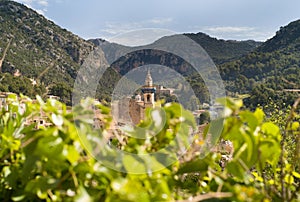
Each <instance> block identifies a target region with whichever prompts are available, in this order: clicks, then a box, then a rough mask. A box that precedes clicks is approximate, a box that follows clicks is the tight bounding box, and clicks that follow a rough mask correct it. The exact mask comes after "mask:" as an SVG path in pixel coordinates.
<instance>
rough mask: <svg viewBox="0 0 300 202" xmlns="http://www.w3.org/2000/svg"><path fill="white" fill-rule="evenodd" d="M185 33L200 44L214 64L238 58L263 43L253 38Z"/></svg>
mask: <svg viewBox="0 0 300 202" xmlns="http://www.w3.org/2000/svg"><path fill="white" fill-rule="evenodd" d="M185 35H186V36H188V37H190V38H191V39H193V40H194V41H195V42H197V43H198V44H199V45H201V46H202V48H204V50H206V52H207V53H208V54H209V55H210V57H211V58H212V59H213V61H214V62H215V63H216V64H222V63H225V62H229V61H232V60H235V59H238V58H239V57H241V56H244V55H246V54H248V53H249V52H251V51H253V50H254V49H256V48H257V47H259V46H260V45H261V44H263V43H262V42H257V41H253V40H247V41H235V40H223V39H216V38H213V37H210V36H209V35H207V34H204V33H201V32H199V33H197V34H192V33H189V34H185Z"/></svg>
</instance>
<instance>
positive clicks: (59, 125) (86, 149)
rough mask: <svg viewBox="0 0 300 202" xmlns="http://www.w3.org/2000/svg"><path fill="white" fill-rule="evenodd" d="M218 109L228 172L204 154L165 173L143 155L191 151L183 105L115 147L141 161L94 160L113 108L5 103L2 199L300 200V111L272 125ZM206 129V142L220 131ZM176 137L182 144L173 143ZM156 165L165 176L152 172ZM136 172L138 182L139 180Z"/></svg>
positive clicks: (257, 114) (236, 109) (168, 108)
mask: <svg viewBox="0 0 300 202" xmlns="http://www.w3.org/2000/svg"><path fill="white" fill-rule="evenodd" d="M221 102H222V103H223V104H225V106H226V109H225V119H222V123H223V130H222V134H221V137H222V139H223V140H230V141H231V142H232V143H233V152H232V156H231V158H229V159H228V160H227V162H226V164H225V166H224V167H222V166H220V161H221V157H222V154H221V152H218V151H217V152H209V153H208V154H207V155H206V156H205V157H204V156H201V152H198V153H194V156H193V158H192V159H190V160H188V161H183V160H180V161H176V162H175V163H172V164H171V165H169V166H167V167H164V166H162V165H164V164H163V162H162V159H156V158H151V159H147V158H144V157H142V154H147V153H151V152H153V151H165V152H167V153H166V155H167V156H171V157H172V156H174V157H176V154H175V153H176V151H172V150H170V151H167V150H164V148H167V146H169V145H176V144H178V146H179V147H180V146H181V145H182V143H184V142H186V143H188V139H190V136H188V135H187V134H188V133H189V131H190V129H191V128H194V127H195V122H194V118H193V116H192V114H191V113H190V112H188V111H186V110H184V109H183V108H182V107H181V106H180V105H179V104H176V103H174V104H167V105H165V106H164V107H162V108H155V109H153V110H148V112H147V113H146V114H147V117H146V119H145V120H144V121H143V122H141V123H140V124H139V126H138V127H136V128H133V130H131V131H130V134H129V133H128V134H127V135H128V138H127V140H126V142H125V144H124V142H122V146H121V147H120V148H119V149H121V150H124V151H127V152H130V153H131V154H138V157H137V158H134V157H132V156H131V155H124V156H123V157H122V158H121V159H115V158H114V155H113V154H114V152H107V153H105V154H104V155H103V159H100V161H97V159H98V158H97V156H96V159H95V158H94V157H95V156H94V155H93V153H91V152H90V151H91V150H93V148H96V147H95V146H99V145H94V144H93V143H89V141H87V140H94V141H95V142H97V140H96V139H97V138H98V139H99V140H102V139H103V136H102V135H104V134H105V133H107V132H108V131H109V124H110V122H111V120H112V119H111V117H110V110H109V108H107V107H104V106H102V105H94V104H93V102H92V101H91V100H88V99H87V100H83V101H82V102H81V103H80V104H79V105H77V106H75V107H74V108H73V109H72V110H71V111H70V110H68V108H67V107H66V105H65V104H63V103H60V102H59V101H57V100H51V99H50V100H47V101H46V102H44V101H43V100H42V99H41V98H40V97H37V101H35V102H33V101H32V100H31V99H29V98H27V97H24V96H21V97H20V98H17V97H16V96H15V95H9V97H8V99H7V105H8V107H7V108H6V107H4V108H2V109H1V111H0V135H1V136H0V159H1V161H0V200H1V201H38V200H41V201H42V200H43V201H79V200H80V201H82V200H84V201H175V200H179V201H180V200H185V199H189V200H191V201H199V200H204V199H211V200H214V201H217V200H219V201H299V200H300V195H299V191H300V190H299V189H300V173H299V168H300V162H299V161H300V158H299V153H300V128H299V119H300V118H299V107H298V106H297V105H294V107H293V108H291V109H290V111H289V112H284V114H280V112H278V113H274V114H275V115H276V116H278V117H282V119H281V120H280V121H279V122H276V121H274V119H276V117H274V118H272V116H271V117H266V115H265V113H264V112H263V110H262V109H260V108H257V109H256V110H255V111H254V112H251V111H248V110H241V109H240V108H241V107H242V106H243V104H242V102H241V101H234V100H231V99H224V100H222V101H221ZM95 107H96V108H97V109H99V110H100V111H101V114H102V116H101V117H102V118H101V121H102V122H103V128H102V129H94V128H93V121H94V116H93V115H94V111H93V109H94V108H95ZM41 110H42V111H43V113H44V116H45V117H44V119H45V120H47V121H48V122H49V123H50V126H48V127H45V126H39V125H37V123H33V122H32V123H30V124H26V120H28V119H30V118H32V117H35V116H40V112H41ZM162 111H164V113H162ZM286 113H288V115H286ZM153 114H156V116H157V115H159V116H165V120H166V121H165V123H160V122H157V121H155V120H157V117H156V119H155V120H154V119H153V118H154V115H153ZM286 116H287V119H286V118H285V117H286ZM161 118H162V117H161ZM162 119H163V118H162ZM216 121H218V120H213V121H212V122H211V123H210V124H209V125H208V126H207V127H209V126H210V125H211V126H213V125H214V124H215V122H216ZM27 123H28V122H27ZM141 129H143V130H141ZM205 131H209V132H208V133H205V134H204V137H209V136H210V135H214V134H209V133H214V131H215V130H205ZM151 132H152V133H154V134H155V135H151ZM149 135H150V136H149ZM177 136H179V137H180V141H176V140H178V137H177ZM139 137H147V138H146V139H141V138H139ZM195 137H198V136H195ZM289 139H292V140H293V141H292V142H290V141H289ZM182 141H183V142H182ZM113 142H118V140H116V139H114V141H113ZM120 143H121V142H120ZM195 144H197V145H198V146H200V149H199V151H201V148H202V147H205V145H206V143H204V142H203V141H199V140H198V139H197V138H196V139H195ZM287 144H294V145H295V146H294V147H288V145H287ZM101 147H102V148H106V149H107V150H106V151H111V150H112V148H113V147H112V145H110V144H109V142H107V144H103V145H101ZM174 148H176V147H174ZM188 152H189V150H188V151H187V153H188ZM106 160H107V161H108V162H109V161H110V162H111V163H112V164H113V165H115V166H116V165H117V164H115V163H117V162H119V160H120V162H121V164H120V166H121V167H122V171H124V172H116V171H114V170H111V169H109V168H107V167H105V166H104V165H103V164H102V163H103V162H104V161H106ZM154 167H161V169H160V170H159V171H155V172H154V171H153V170H154ZM137 171H140V172H139V173H141V174H133V173H134V172H137Z"/></svg>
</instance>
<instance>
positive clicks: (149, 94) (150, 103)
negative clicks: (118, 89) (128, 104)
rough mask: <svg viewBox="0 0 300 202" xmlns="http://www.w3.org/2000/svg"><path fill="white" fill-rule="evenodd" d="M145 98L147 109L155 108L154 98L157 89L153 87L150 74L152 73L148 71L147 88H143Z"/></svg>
mask: <svg viewBox="0 0 300 202" xmlns="http://www.w3.org/2000/svg"><path fill="white" fill-rule="evenodd" d="M142 92H143V96H144V106H145V108H147V107H154V102H155V100H154V98H155V92H156V88H155V86H153V80H152V77H151V74H150V71H149V70H148V73H147V76H146V80H145V86H144V87H143V88H142Z"/></svg>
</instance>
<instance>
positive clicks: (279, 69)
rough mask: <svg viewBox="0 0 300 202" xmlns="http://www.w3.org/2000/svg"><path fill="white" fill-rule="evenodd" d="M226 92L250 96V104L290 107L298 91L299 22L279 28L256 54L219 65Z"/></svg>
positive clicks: (254, 52)
mask: <svg viewBox="0 0 300 202" xmlns="http://www.w3.org/2000/svg"><path fill="white" fill-rule="evenodd" d="M220 72H221V74H222V77H223V79H224V80H225V83H226V84H227V90H229V91H231V92H237V93H249V94H251V97H250V98H249V99H248V101H247V102H248V103H249V104H250V103H251V105H256V104H267V103H268V102H269V101H270V99H271V100H274V101H276V102H277V103H280V104H281V106H282V105H284V104H292V102H293V101H294V100H295V97H297V96H298V95H297V93H296V92H289V91H291V90H290V89H300V20H297V21H294V22H291V23H289V24H288V25H287V26H284V27H281V28H280V30H279V31H277V33H276V35H275V36H274V37H273V38H271V39H269V40H268V41H266V42H265V43H263V44H262V45H261V46H259V47H258V48H257V49H256V50H255V51H253V52H251V53H249V54H247V55H246V56H243V57H241V58H240V59H238V60H235V61H232V62H228V63H226V64H223V65H221V66H220Z"/></svg>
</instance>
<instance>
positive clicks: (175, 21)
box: [16, 0, 300, 41]
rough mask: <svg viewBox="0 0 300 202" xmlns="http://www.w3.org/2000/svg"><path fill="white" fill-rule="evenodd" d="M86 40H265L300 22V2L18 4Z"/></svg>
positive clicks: (72, 0) (60, 0) (70, 0)
mask: <svg viewBox="0 0 300 202" xmlns="http://www.w3.org/2000/svg"><path fill="white" fill-rule="evenodd" d="M16 1H17V2H20V3H23V4H25V5H27V6H29V7H31V8H33V9H35V10H36V11H38V12H39V13H41V14H43V15H44V16H45V17H47V18H48V19H50V20H52V21H54V22H55V23H56V24H58V25H59V26H61V27H63V28H66V29H68V30H69V31H71V32H73V33H75V34H77V35H79V36H80V37H82V38H85V39H90V38H103V39H107V40H109V39H110V38H111V37H114V36H116V35H119V34H123V33H126V32H129V31H132V30H139V29H148V28H152V29H166V30H170V31H173V32H176V33H191V32H192V33H198V32H204V33H206V34H209V35H210V36H213V37H216V38H219V39H232V40H248V39H253V40H256V41H265V40H267V39H269V38H271V37H272V36H274V35H275V33H276V31H277V30H279V28H280V27H281V26H285V25H287V24H288V23H289V22H291V21H294V20H297V19H300V1H299V0H285V1H283V0H107V1H101V0H16Z"/></svg>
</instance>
